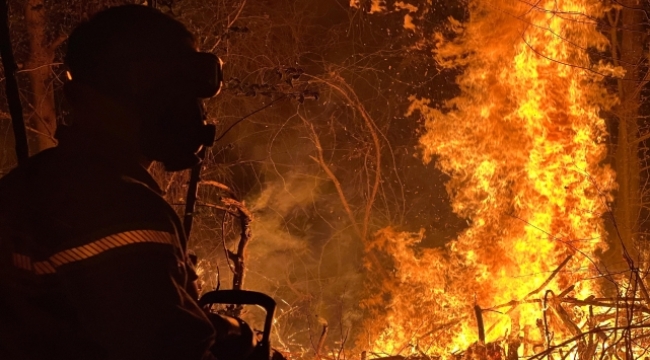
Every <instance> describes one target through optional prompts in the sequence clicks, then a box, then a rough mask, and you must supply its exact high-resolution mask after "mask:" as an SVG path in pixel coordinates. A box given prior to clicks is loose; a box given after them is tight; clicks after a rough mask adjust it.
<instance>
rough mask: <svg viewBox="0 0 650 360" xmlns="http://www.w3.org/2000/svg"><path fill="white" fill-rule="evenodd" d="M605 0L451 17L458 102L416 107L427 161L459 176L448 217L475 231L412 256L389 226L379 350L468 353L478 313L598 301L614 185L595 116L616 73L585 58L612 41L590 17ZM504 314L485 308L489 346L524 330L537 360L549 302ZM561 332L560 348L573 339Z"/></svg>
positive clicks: (448, 49)
mask: <svg viewBox="0 0 650 360" xmlns="http://www.w3.org/2000/svg"><path fill="white" fill-rule="evenodd" d="M602 3H603V2H601V1H596V0H547V1H544V0H542V1H535V2H531V3H528V2H525V1H516V0H472V1H470V2H469V14H470V18H469V21H468V22H467V23H466V24H464V25H461V24H460V23H459V22H457V21H455V20H453V19H452V22H451V23H452V26H453V28H454V29H455V30H456V36H455V38H454V40H451V41H449V40H446V39H445V38H444V37H443V36H441V35H438V37H437V40H438V41H439V44H438V45H439V46H438V51H437V53H436V60H437V62H438V63H439V64H441V65H442V66H443V67H445V68H457V69H460V70H462V74H461V75H459V76H458V78H457V84H458V86H459V87H460V95H459V96H458V97H456V98H454V99H452V100H450V101H449V102H447V103H446V105H445V106H444V108H443V109H441V110H439V109H433V108H431V107H429V106H428V105H429V104H430V102H429V100H427V99H416V98H412V99H411V101H412V105H411V109H410V110H409V112H413V111H419V112H420V113H421V114H422V115H423V117H424V119H425V120H426V132H425V133H424V135H422V136H421V138H420V143H421V145H422V148H423V150H424V159H425V161H427V162H428V161H431V160H432V159H434V158H435V161H436V165H437V166H438V167H439V168H440V169H441V170H442V171H444V172H445V173H446V174H448V175H449V176H450V180H449V182H448V183H447V190H448V193H449V196H450V199H451V204H452V207H453V210H454V211H455V212H456V213H457V214H458V215H459V216H461V217H463V218H466V219H467V220H468V224H469V227H468V228H467V229H466V230H465V231H463V232H462V233H461V234H460V235H459V236H458V238H457V239H456V240H455V241H453V242H452V243H451V244H450V245H449V246H448V248H447V249H446V250H445V251H437V250H435V251H434V250H427V249H425V250H420V251H419V252H415V251H414V248H413V244H415V243H417V238H418V237H417V236H416V234H404V233H398V232H396V231H394V230H392V229H385V230H383V231H382V232H380V233H378V234H377V238H376V239H374V240H373V241H372V242H371V243H370V245H368V246H367V249H366V250H367V251H368V252H369V253H370V252H373V251H374V252H377V251H381V252H382V253H384V254H390V255H387V256H388V257H389V258H390V262H392V263H393V265H394V268H395V272H396V274H397V276H396V277H394V278H392V280H390V281H388V283H386V280H384V282H385V284H384V285H381V286H380V285H377V286H376V287H375V290H377V294H378V295H377V296H383V297H384V298H386V297H390V298H391V304H390V306H389V307H388V308H387V309H386V310H385V311H384V312H385V313H386V314H387V315H386V316H387V318H383V319H382V320H377V319H374V320H373V321H371V322H369V324H367V325H368V326H369V327H370V328H373V326H374V327H375V328H377V329H378V330H377V332H378V335H377V336H376V337H375V338H374V339H372V340H371V341H370V345H369V346H370V348H371V349H373V350H372V351H373V352H375V353H382V352H389V353H395V352H401V353H402V354H409V353H411V354H413V353H434V352H437V353H445V352H452V351H456V350H462V349H466V348H467V347H468V346H469V345H470V344H471V343H473V342H475V341H477V340H478V334H477V330H476V323H475V321H474V320H473V315H472V314H473V313H472V308H473V306H474V305H475V304H476V305H478V306H480V307H481V308H482V309H489V308H493V307H496V306H499V305H502V304H507V303H509V302H511V301H520V302H521V301H524V300H527V299H530V298H536V299H541V298H543V297H544V294H545V293H546V291H547V290H551V291H552V292H553V293H554V294H559V293H561V292H562V291H565V290H568V291H571V293H570V294H572V295H573V296H575V297H576V298H585V297H587V296H589V295H597V294H598V293H599V289H598V288H597V286H596V285H594V282H589V281H586V279H590V278H592V277H594V276H597V275H598V271H597V268H596V264H597V262H596V254H597V252H598V251H602V250H604V249H605V248H606V245H605V236H606V232H605V229H604V224H603V220H602V214H603V213H604V212H606V211H607V202H609V201H611V200H612V197H611V191H612V190H613V189H614V187H615V181H614V172H613V171H612V169H611V168H610V167H609V166H608V165H606V164H604V163H603V162H604V160H605V156H606V151H607V148H606V145H605V141H606V138H607V131H606V129H605V123H604V120H603V119H602V118H601V117H600V116H599V113H600V112H601V111H602V110H606V109H609V108H611V106H613V105H614V104H615V101H616V100H615V98H614V97H613V96H610V95H608V93H607V91H606V90H605V89H604V85H603V78H604V77H603V75H604V74H607V75H610V74H613V73H615V72H616V71H617V69H614V68H613V67H611V66H609V65H608V64H606V63H604V62H595V61H592V60H593V59H592V58H593V56H590V52H596V51H603V50H605V49H606V47H607V46H608V41H607V39H606V38H605V37H604V36H603V35H602V34H601V33H599V31H598V30H597V28H596V21H595V20H594V19H598V18H600V17H602V16H603V15H604V12H605V11H607V10H608V9H607V8H605V7H604V5H603V4H602ZM420 235H421V234H420ZM409 239H410V240H409ZM400 244H401V245H400ZM560 264H563V267H562V268H561V269H559V270H558V267H559V266H560ZM368 267H369V268H373V266H372V264H369V265H368ZM572 285H573V286H575V287H574V288H573V289H571V287H570V286H572ZM374 300H376V301H378V300H377V299H374ZM365 305H366V306H367V307H368V308H372V306H374V305H376V302H373V298H372V297H371V298H370V299H369V301H368V302H367V303H365ZM498 310H499V311H500V313H497V312H484V317H485V323H486V326H485V327H486V330H487V334H486V337H487V339H486V341H488V342H490V341H496V340H499V339H504V338H506V337H508V336H513V335H514V336H520V333H521V336H523V337H524V342H525V343H526V342H529V343H530V344H524V346H523V347H522V349H520V352H524V353H527V354H528V355H530V354H531V353H533V352H534V347H535V344H538V345H539V343H540V342H541V343H543V341H544V339H543V337H544V336H543V334H541V333H540V330H539V326H538V324H539V321H540V319H541V317H542V315H541V312H542V305H541V303H540V302H537V303H531V304H522V305H519V306H516V307H514V306H505V307H500V308H498ZM572 316H573V315H572ZM573 320H575V321H576V322H579V321H581V319H579V318H574V319H573ZM378 324H383V327H382V326H380V325H378ZM434 330H435V331H434ZM555 332H556V333H555V339H554V340H555V341H558V340H559V339H560V338H561V337H562V336H569V335H570V331H569V330H567V329H565V328H564V329H563V328H562V326H559V325H558V326H557V327H556V329H555ZM524 333H525V336H524V335H523V334H524Z"/></svg>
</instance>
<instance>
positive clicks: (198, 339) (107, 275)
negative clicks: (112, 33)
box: [0, 129, 214, 360]
mask: <svg viewBox="0 0 650 360" xmlns="http://www.w3.org/2000/svg"><path fill="white" fill-rule="evenodd" d="M66 132H67V134H66V133H63V134H62V135H61V136H60V137H59V140H60V142H59V146H57V147H55V148H52V149H48V150H45V151H43V152H41V153H39V154H37V155H36V156H34V157H32V158H30V159H29V160H28V161H27V163H26V164H25V165H24V166H20V167H18V168H16V169H14V170H13V171H12V172H10V173H9V174H7V175H6V176H4V177H3V178H2V179H0V359H21V360H22V359H69V360H74V359H138V360H141V359H205V358H211V355H209V350H208V349H209V348H210V346H211V345H212V343H213V341H214V329H213V327H212V326H211V324H210V322H209V321H208V319H207V318H206V316H205V314H204V313H203V312H202V311H201V309H200V308H199V307H198V305H197V304H196V303H195V301H194V299H192V298H191V297H190V296H189V295H188V293H187V290H186V289H187V285H188V282H189V281H191V280H192V279H190V275H191V274H188V268H187V262H186V261H187V260H186V259H187V256H186V239H185V237H184V234H183V231H182V227H181V223H180V221H179V218H178V216H177V215H176V213H175V212H174V210H173V209H172V208H171V206H170V205H168V204H167V203H166V202H165V201H164V199H163V198H162V197H161V190H160V188H159V187H158V185H157V184H156V182H155V181H154V179H153V178H152V177H151V176H150V175H149V174H148V172H147V171H146V170H145V169H144V168H143V167H142V166H141V165H139V164H138V163H137V162H136V161H134V160H132V158H133V157H128V156H122V155H120V154H114V153H111V152H108V151H106V150H104V147H103V145H104V144H106V143H107V142H109V141H113V140H109V139H106V138H101V137H89V136H88V135H87V134H80V133H77V132H75V131H73V130H71V129H68V130H67V131H66ZM112 148H114V147H112Z"/></svg>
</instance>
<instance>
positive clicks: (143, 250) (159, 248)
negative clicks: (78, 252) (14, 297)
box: [56, 243, 214, 360]
mask: <svg viewBox="0 0 650 360" xmlns="http://www.w3.org/2000/svg"><path fill="white" fill-rule="evenodd" d="M183 271H184V264H183V263H182V261H180V260H179V259H178V257H177V256H175V254H174V251H173V249H171V246H170V245H166V244H157V243H137V244H129V245H128V246H122V247H119V248H115V249H110V250H108V251H105V252H103V253H101V254H98V255H96V256H93V257H90V258H87V259H84V260H81V261H78V262H75V263H71V264H68V265H66V266H61V267H60V268H59V269H57V275H56V276H57V280H58V281H60V282H61V285H62V289H64V291H65V293H66V296H67V297H68V299H69V301H70V302H72V303H73V304H74V307H75V308H76V309H77V321H78V322H79V325H80V328H82V329H84V331H86V332H87V334H86V335H87V336H89V337H91V338H92V342H94V343H95V344H97V345H98V348H100V349H103V350H105V351H106V354H105V355H106V358H108V359H170V360H171V359H188V360H189V359H197V360H198V359H206V358H210V355H209V348H210V347H211V345H212V342H213V339H214V330H213V328H212V326H211V325H210V322H209V321H208V319H207V318H206V316H205V314H204V313H203V311H202V310H201V309H200V308H199V307H198V305H197V304H196V303H195V301H194V300H193V299H192V298H191V297H190V296H189V295H188V293H187V292H186V290H185V284H184V283H183V282H182V278H183V276H184V274H183ZM98 355H99V354H98ZM102 357H103V356H102Z"/></svg>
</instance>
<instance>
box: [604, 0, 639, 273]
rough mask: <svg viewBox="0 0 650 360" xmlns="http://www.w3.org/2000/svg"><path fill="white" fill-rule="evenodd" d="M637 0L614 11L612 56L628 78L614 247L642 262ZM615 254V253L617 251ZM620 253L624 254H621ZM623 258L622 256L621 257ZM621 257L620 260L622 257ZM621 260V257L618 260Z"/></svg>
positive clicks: (620, 110)
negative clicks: (640, 245)
mask: <svg viewBox="0 0 650 360" xmlns="http://www.w3.org/2000/svg"><path fill="white" fill-rule="evenodd" d="M636 3H637V2H636V1H634V0H625V1H622V2H621V4H622V5H623V7H622V8H621V9H619V10H614V11H613V12H612V13H611V14H610V15H611V17H610V24H611V25H612V27H611V32H610V39H611V43H612V57H613V59H614V64H615V65H617V66H621V67H623V68H624V69H625V71H626V73H625V78H624V79H619V80H618V82H617V92H618V97H619V99H620V104H619V105H618V106H616V108H615V109H614V114H615V116H616V120H617V122H618V124H617V125H618V132H617V139H616V145H615V150H614V165H615V170H616V174H617V175H616V178H617V181H618V185H619V189H618V193H617V196H616V201H615V204H614V218H615V220H616V230H617V233H618V234H613V235H614V236H612V238H613V241H612V244H610V246H611V251H612V252H615V253H616V254H623V256H624V257H625V258H626V260H627V257H628V256H629V258H630V259H632V260H633V261H634V263H635V264H636V266H638V265H639V263H638V262H639V258H638V251H637V246H638V243H637V240H638V234H639V213H640V210H641V199H640V195H641V192H640V166H639V161H640V159H639V124H638V119H639V107H640V102H641V96H640V80H641V79H640V71H639V64H640V63H641V62H642V59H643V46H644V41H645V37H646V36H645V33H644V29H643V28H642V26H643V25H642V24H643V21H644V18H643V12H642V11H639V10H636V9H634V7H637V6H638V5H637V4H636ZM613 255H615V254H613ZM618 256H620V255H618ZM618 259H620V257H618ZM618 259H617V260H618ZM618 261H620V260H618Z"/></svg>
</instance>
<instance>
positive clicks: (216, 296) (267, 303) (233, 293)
mask: <svg viewBox="0 0 650 360" xmlns="http://www.w3.org/2000/svg"><path fill="white" fill-rule="evenodd" d="M212 304H238V305H259V306H261V307H263V308H264V310H265V311H266V319H265V320H264V332H263V333H262V341H261V343H260V346H261V347H262V350H263V353H264V354H265V355H267V354H268V357H267V359H270V358H271V326H272V325H273V316H274V314H275V307H276V306H277V303H276V302H275V300H273V298H272V297H270V296H268V295H266V294H264V293H261V292H257V291H248V290H216V291H210V292H209V293H206V294H204V295H203V296H201V298H200V299H199V305H200V306H201V307H204V306H206V305H212Z"/></svg>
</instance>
